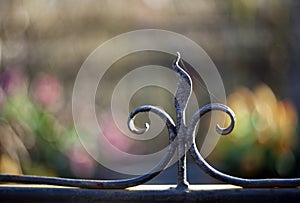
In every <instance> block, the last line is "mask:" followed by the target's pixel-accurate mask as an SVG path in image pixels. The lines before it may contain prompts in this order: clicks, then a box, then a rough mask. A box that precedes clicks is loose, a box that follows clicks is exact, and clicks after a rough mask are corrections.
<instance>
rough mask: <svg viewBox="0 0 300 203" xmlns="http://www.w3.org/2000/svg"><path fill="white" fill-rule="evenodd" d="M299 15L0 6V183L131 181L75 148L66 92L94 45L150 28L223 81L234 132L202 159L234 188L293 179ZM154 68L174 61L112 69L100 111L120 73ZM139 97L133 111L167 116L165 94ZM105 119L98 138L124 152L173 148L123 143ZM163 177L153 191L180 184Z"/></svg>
mask: <svg viewBox="0 0 300 203" xmlns="http://www.w3.org/2000/svg"><path fill="white" fill-rule="evenodd" d="M299 9H300V2H299V1H297V0H289V1H286V0H253V1H247V0H237V1H236V0H228V1H204V0H200V1H198V0H191V1H185V2H183V1H179V0H174V1H171V0H143V1H135V0H129V1H95V0H87V1H80V0H73V1H69V0H65V1H45V0H39V1H38V0H32V1H17V0H1V1H0V136H1V138H0V172H1V173H10V174H35V175H47V176H61V177H77V178H102V179H103V178H107V179H115V178H123V177H128V176H126V175H122V174H118V173H114V172H112V171H109V170H108V169H107V168H105V167H103V166H101V165H99V164H98V163H97V162H96V161H95V160H94V159H93V158H92V157H91V156H90V155H89V154H88V153H87V152H86V151H85V149H84V148H83V147H82V146H81V144H80V142H79V140H78V137H77V135H76V131H75V128H74V124H73V119H72V109H71V108H72V102H71V101H72V90H73V85H74V82H75V79H76V75H77V73H78V71H79V69H80V67H81V65H82V63H83V62H84V60H85V59H86V58H87V57H88V55H89V54H90V53H91V52H92V51H93V50H94V49H95V48H97V47H98V46H99V45H100V44H101V43H103V42H105V41H106V40H108V39H110V38H112V37H114V36H116V35H118V34H122V33H124V32H128V31H132V30H136V29H145V28H157V29H164V30H170V31H173V32H177V33H180V34H183V35H185V36H187V37H189V38H190V39H192V40H193V41H195V42H197V43H198V44H199V45H200V46H201V47H202V48H203V49H204V50H205V51H206V52H207V53H208V55H209V56H210V58H211V59H212V60H213V62H214V63H215V65H216V67H217V68H218V70H219V72H220V74H221V76H222V78H223V82H224V85H225V89H226V93H227V95H228V97H227V105H228V106H229V107H231V108H232V109H233V110H234V111H235V113H236V116H237V126H236V128H235V130H234V131H233V133H231V134H230V135H229V136H226V137H222V138H221V139H220V140H219V142H218V144H217V146H216V148H215V149H214V151H213V152H212V153H211V154H210V156H209V157H208V158H207V160H208V161H209V162H210V163H211V164H212V165H213V166H214V167H216V168H218V169H219V170H221V171H223V172H226V173H229V174H232V175H238V176H241V177H251V178H257V177H300V174H299V173H300V151H299V150H300V145H299V137H298V136H299V130H298V124H299V123H298V115H299V112H300V111H299V110H300V80H299V79H298V76H300V69H299V67H298V66H299V65H300V13H299V12H298V11H299ZM129 57H131V56H129ZM153 59H155V60H158V61H160V63H161V64H164V65H165V66H169V65H170V64H171V62H172V60H173V58H172V57H170V56H164V55H161V54H158V53H151V54H150V56H149V54H148V55H147V54H144V55H143V54H140V55H138V56H135V57H134V56H132V57H131V58H129V59H127V60H123V61H121V62H120V64H116V65H115V67H114V68H112V69H110V71H109V72H108V73H107V74H106V76H105V78H106V79H105V80H104V81H102V82H103V84H100V85H102V87H103V88H102V91H101V92H99V93H98V96H99V99H101V101H102V103H101V105H99V108H101V112H105V111H106V109H109V99H110V97H107V96H106V95H108V94H109V93H110V94H111V91H112V90H113V89H109V88H107V87H110V86H112V87H113V86H115V85H116V83H117V82H118V81H119V79H120V78H121V77H122V75H124V69H122V68H120V66H126V67H132V66H133V65H134V66H137V65H141V64H144V65H146V64H147V63H148V62H149V61H151V60H153ZM118 67H119V68H118ZM125 70H126V69H125ZM198 83H199V84H198ZM195 84H196V85H195V91H196V92H197V90H199V91H198V92H199V95H197V98H199V103H201V104H204V103H207V99H208V96H209V95H208V93H207V92H205V91H204V90H203V85H201V81H200V82H199V81H198V82H195ZM145 90H146V89H144V90H143V91H145ZM143 91H142V90H141V91H139V92H138V93H137V94H136V95H135V98H133V99H132V102H133V104H132V109H133V108H134V107H136V106H138V105H144V104H145V102H146V101H148V102H149V100H150V101H151V102H153V103H155V105H159V106H164V108H165V109H166V111H168V112H171V115H172V116H173V117H174V115H175V114H174V109H172V108H173V106H172V105H173V103H172V102H173V99H172V95H170V94H169V93H168V92H167V91H163V90H157V89H156V88H152V89H151V87H150V88H148V89H147V91H149V93H147V95H148V97H147V98H146V100H143V98H144V99H145V95H143V93H142V92H143ZM158 94H159V95H160V96H159V99H157V95H158ZM149 95H150V96H149ZM97 98H98V97H97ZM151 98H152V100H151ZM153 98H154V99H153ZM203 98H204V99H203ZM201 99H202V100H201ZM96 102H97V100H96ZM132 109H131V110H132ZM100 117H101V119H102V120H103V121H104V122H105V124H104V126H107V128H106V129H105V130H104V131H105V132H103V133H104V134H106V135H105V136H106V137H108V139H109V140H110V141H111V142H112V143H114V145H115V146H118V147H119V148H120V149H122V150H127V151H129V152H133V153H137V154H142V153H149V152H151V150H155V149H156V148H155V147H159V146H164V145H166V144H167V143H168V140H167V137H166V136H165V137H161V138H157V139H154V140H152V141H151V143H138V144H140V145H141V146H142V147H140V148H139V147H136V146H135V144H136V143H134V142H131V141H130V139H127V138H122V137H123V136H122V134H120V133H119V132H118V130H117V129H116V126H115V125H114V124H113V122H112V118H111V116H110V115H106V114H103V113H102V114H101V115H100ZM124 122H126V119H125V120H124ZM206 124H207V122H203V123H202V124H201V125H203V128H205V125H206ZM164 132H166V131H164ZM198 134H199V135H198V144H199V145H201V143H202V142H203V136H201V132H199V133H198ZM204 136H205V135H204ZM158 143H159V144H158ZM153 146H154V148H153ZM139 149H140V150H139ZM149 150H150V151H149ZM111 156H113V155H111ZM111 158H112V159H113V160H117V159H116V158H115V157H111ZM193 167H194V165H193V164H192V163H191V166H190V168H191V169H193V170H192V171H191V172H190V176H192V178H191V179H192V180H191V182H198V183H202V182H212V181H214V180H212V179H210V178H208V177H206V176H205V175H204V174H203V173H202V172H201V170H200V169H196V168H195V169H194V168H193ZM170 170H171V175H170V173H169V174H168V175H166V173H163V174H162V176H160V177H158V178H157V179H156V180H155V181H156V182H164V183H169V182H171V183H173V182H174V183H175V182H176V178H175V177H176V172H175V170H176V167H175V169H172V168H171V169H170ZM172 170H173V172H174V173H173V172H172Z"/></svg>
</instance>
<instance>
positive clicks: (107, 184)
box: [0, 53, 300, 190]
mask: <svg viewBox="0 0 300 203" xmlns="http://www.w3.org/2000/svg"><path fill="white" fill-rule="evenodd" d="M181 65H182V61H181V57H180V54H179V53H177V58H176V60H175V61H174V63H173V69H174V71H175V72H176V73H177V74H178V76H179V82H178V87H177V90H176V94H175V98H174V105H175V108H176V122H174V121H173V119H172V118H171V117H170V116H169V115H168V114H167V113H166V112H165V111H163V110H162V109H160V108H158V107H155V106H149V105H147V106H140V107H138V108H136V109H135V110H133V111H132V112H131V113H130V114H129V118H128V127H129V129H130V130H131V131H132V132H134V133H136V134H143V133H144V132H146V131H147V130H148V129H149V127H150V125H149V124H147V123H146V124H145V128H144V129H139V128H136V127H135V125H134V119H135V117H136V115H137V114H138V113H141V112H150V111H151V112H153V113H155V114H156V115H158V116H159V117H160V118H161V119H162V120H163V121H164V122H165V123H166V126H167V128H168V132H169V145H168V148H167V151H166V153H165V155H164V156H163V157H162V159H161V160H160V162H159V163H158V164H157V165H156V166H155V167H154V168H153V169H152V170H150V171H149V172H148V173H146V174H143V175H140V176H137V177H134V178H130V179H123V180H84V179H68V178H56V177H42V176H30V175H10V174H0V183H26V184H47V185H59V186H71V187H81V188H94V189H122V188H127V187H132V186H136V185H140V184H143V183H145V182H147V181H149V180H151V179H152V178H154V177H155V176H157V175H158V174H159V173H160V172H161V171H163V170H164V169H165V168H166V167H167V166H168V164H169V163H170V161H171V159H172V158H173V157H174V156H175V153H176V152H177V160H178V161H177V165H178V181H177V187H176V189H182V190H186V189H188V181H187V176H186V171H187V169H186V153H190V155H191V156H192V158H193V159H194V161H195V163H196V164H197V165H198V166H199V167H200V168H201V169H202V170H203V171H204V172H206V173H207V174H209V175H210V176H212V177H214V178H216V179H218V180H220V181H223V182H225V183H230V184H233V185H239V186H243V187H296V186H299V185H300V178H290V179H244V178H239V177H235V176H231V175H228V174H225V173H222V172H220V171H218V170H216V169H215V168H213V167H212V166H210V165H209V164H208V163H207V162H206V161H205V160H204V159H203V157H202V156H201V154H200V153H199V150H198V148H197V146H196V143H195V129H196V125H197V122H198V121H199V119H200V118H201V117H202V116H203V115H205V114H206V113H208V112H210V111H212V110H217V111H221V112H224V113H226V114H227V115H228V116H229V117H230V121H231V122H230V125H229V126H228V127H227V128H221V127H220V126H219V125H217V126H216V131H217V132H218V133H219V134H221V135H226V134H228V133H230V132H231V131H232V130H233V128H234V125H235V115H234V113H233V111H232V110H231V109H230V108H229V107H227V106H225V105H223V104H218V103H212V104H207V105H205V106H203V107H201V108H200V109H199V110H197V111H196V112H195V114H194V115H193V117H192V118H191V120H190V121H189V123H188V124H187V123H186V121H185V109H186V106H187V102H188V100H189V98H190V95H191V92H192V80H191V77H190V76H189V74H188V73H187V72H186V71H185V70H184V69H183V68H182V67H181ZM176 149H177V151H176Z"/></svg>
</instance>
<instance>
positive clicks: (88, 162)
mask: <svg viewBox="0 0 300 203" xmlns="http://www.w3.org/2000/svg"><path fill="white" fill-rule="evenodd" d="M68 156H69V161H70V167H71V170H72V171H73V173H74V174H75V175H77V176H81V177H83V176H92V175H93V173H94V171H95V167H96V162H95V160H94V159H93V158H92V157H91V156H90V155H89V154H88V153H87V151H86V150H85V149H84V148H83V147H81V146H74V147H73V148H72V149H71V150H70V152H69V154H68Z"/></svg>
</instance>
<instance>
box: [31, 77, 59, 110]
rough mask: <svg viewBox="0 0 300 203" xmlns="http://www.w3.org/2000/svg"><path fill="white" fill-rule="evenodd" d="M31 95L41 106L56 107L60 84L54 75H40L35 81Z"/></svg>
mask: <svg viewBox="0 0 300 203" xmlns="http://www.w3.org/2000/svg"><path fill="white" fill-rule="evenodd" d="M33 96H34V98H35V100H36V101H37V102H38V103H39V104H40V105H42V106H43V107H46V108H53V107H57V106H58V104H59V103H60V102H61V97H62V86H61V84H60V82H59V80H58V79H57V78H55V77H54V76H51V75H42V76H41V77H39V78H38V79H37V81H36V82H35V86H34V89H33Z"/></svg>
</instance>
